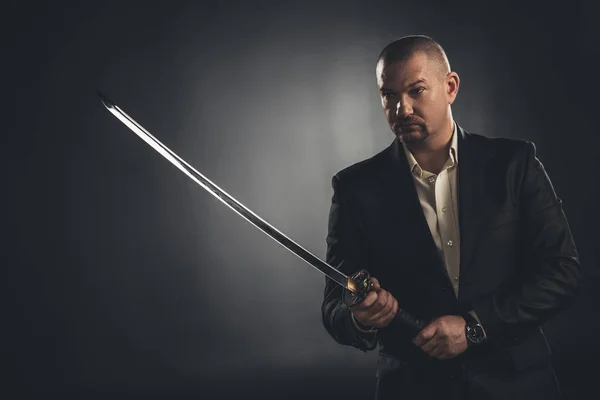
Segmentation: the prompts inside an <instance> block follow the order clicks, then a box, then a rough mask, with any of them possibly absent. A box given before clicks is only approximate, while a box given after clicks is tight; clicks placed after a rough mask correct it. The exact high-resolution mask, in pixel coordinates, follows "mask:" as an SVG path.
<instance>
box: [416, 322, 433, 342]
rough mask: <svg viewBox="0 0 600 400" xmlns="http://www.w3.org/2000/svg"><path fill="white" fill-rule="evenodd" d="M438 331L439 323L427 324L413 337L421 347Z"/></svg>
mask: <svg viewBox="0 0 600 400" xmlns="http://www.w3.org/2000/svg"><path fill="white" fill-rule="evenodd" d="M436 331H437V325H434V324H429V325H427V326H426V327H425V328H423V329H422V330H421V332H419V333H418V334H417V336H416V337H415V338H414V339H413V343H414V344H416V345H417V346H419V347H421V346H422V345H424V344H425V342H427V341H428V340H429V339H431V338H432V337H433V336H434V335H435V332H436Z"/></svg>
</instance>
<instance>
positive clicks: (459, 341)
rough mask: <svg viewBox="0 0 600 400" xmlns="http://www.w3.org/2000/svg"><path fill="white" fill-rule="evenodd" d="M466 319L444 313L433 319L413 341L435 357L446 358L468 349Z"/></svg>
mask: <svg viewBox="0 0 600 400" xmlns="http://www.w3.org/2000/svg"><path fill="white" fill-rule="evenodd" d="M465 326H466V321H465V319H464V318H463V317H461V316H458V315H444V316H443V317H439V318H436V319H434V320H433V321H431V322H430V323H429V324H428V325H427V326H426V327H425V328H423V329H422V330H421V332H419V334H418V335H417V336H416V337H415V338H414V339H413V343H414V344H416V345H417V346H419V347H420V348H421V349H423V351H424V352H426V353H427V354H429V356H431V357H433V358H437V359H440V360H445V359H448V358H452V357H456V356H457V355H459V354H461V353H462V352H464V351H465V350H466V349H467V338H466V336H465Z"/></svg>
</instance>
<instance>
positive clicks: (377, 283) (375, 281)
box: [371, 277, 381, 289]
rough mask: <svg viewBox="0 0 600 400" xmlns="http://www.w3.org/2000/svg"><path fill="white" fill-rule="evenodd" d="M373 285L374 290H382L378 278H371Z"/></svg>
mask: <svg viewBox="0 0 600 400" xmlns="http://www.w3.org/2000/svg"><path fill="white" fill-rule="evenodd" d="M371 284H372V285H373V286H372V289H379V288H381V285H380V284H379V281H378V280H377V278H373V277H371Z"/></svg>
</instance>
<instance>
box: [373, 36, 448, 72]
mask: <svg viewBox="0 0 600 400" xmlns="http://www.w3.org/2000/svg"><path fill="white" fill-rule="evenodd" d="M415 53H425V54H426V55H427V57H428V58H430V59H431V60H433V61H435V62H436V63H437V64H438V65H439V67H440V70H441V71H442V72H443V73H448V72H450V71H451V70H450V62H449V61H448V57H447V56H446V52H445V51H444V49H443V48H442V46H441V45H440V44H439V43H438V42H436V41H435V40H433V39H432V38H430V37H429V36H425V35H410V36H404V37H401V38H399V39H396V40H394V41H392V42H391V43H389V44H388V45H387V46H385V47H384V48H383V50H381V53H379V57H378V58H377V64H378V65H379V63H380V62H382V61H383V62H384V63H385V64H392V63H395V62H402V61H406V60H408V59H409V58H410V57H411V56H413V55H414V54H415Z"/></svg>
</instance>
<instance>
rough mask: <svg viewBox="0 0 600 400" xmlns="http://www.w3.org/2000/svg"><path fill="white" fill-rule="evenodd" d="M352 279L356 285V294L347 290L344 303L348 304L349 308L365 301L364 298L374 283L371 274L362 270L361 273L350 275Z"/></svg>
mask: <svg viewBox="0 0 600 400" xmlns="http://www.w3.org/2000/svg"><path fill="white" fill-rule="evenodd" d="M350 278H351V279H352V280H353V281H354V282H355V284H356V286H355V287H356V292H352V291H351V290H349V289H346V290H345V291H344V303H346V305H347V306H348V307H350V306H352V305H354V304H357V303H360V302H361V301H363V300H364V298H365V297H366V296H367V293H369V291H370V290H371V288H372V287H373V282H371V276H370V275H369V272H367V270H365V269H361V270H360V271H357V272H355V273H353V274H352V275H350Z"/></svg>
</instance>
